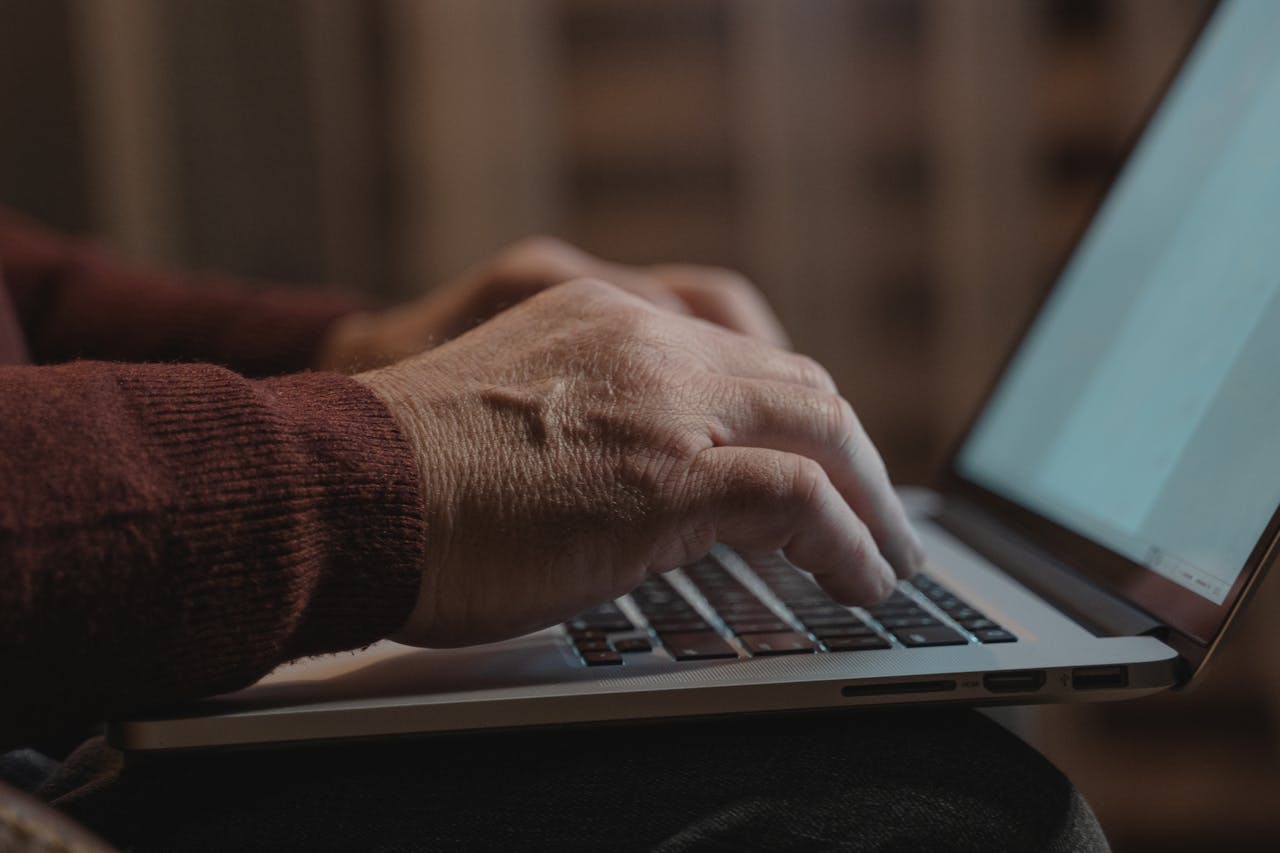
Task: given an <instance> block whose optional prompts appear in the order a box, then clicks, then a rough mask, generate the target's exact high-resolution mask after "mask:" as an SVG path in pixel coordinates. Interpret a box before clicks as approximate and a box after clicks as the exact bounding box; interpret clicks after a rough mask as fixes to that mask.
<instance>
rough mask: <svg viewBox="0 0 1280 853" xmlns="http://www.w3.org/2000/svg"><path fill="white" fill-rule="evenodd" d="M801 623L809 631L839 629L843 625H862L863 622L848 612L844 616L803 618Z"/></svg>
mask: <svg viewBox="0 0 1280 853" xmlns="http://www.w3.org/2000/svg"><path fill="white" fill-rule="evenodd" d="M800 621H801V622H803V623H804V626H805V627H806V628H809V629H813V628H838V627H841V626H843V625H861V624H862V620H861V619H859V618H858V617H857V616H854V615H853V614H852V613H848V612H846V613H845V614H844V615H843V616H802V617H800Z"/></svg>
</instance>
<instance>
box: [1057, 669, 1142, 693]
mask: <svg viewBox="0 0 1280 853" xmlns="http://www.w3.org/2000/svg"><path fill="white" fill-rule="evenodd" d="M1128 686H1129V670H1128V669H1126V668H1125V667H1123V666H1082V667H1077V668H1076V669H1073V670H1071V687H1072V689H1074V690H1113V689H1116V688H1119V687H1128Z"/></svg>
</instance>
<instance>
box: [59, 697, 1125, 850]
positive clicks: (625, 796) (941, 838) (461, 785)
mask: <svg viewBox="0 0 1280 853" xmlns="http://www.w3.org/2000/svg"><path fill="white" fill-rule="evenodd" d="M42 793H43V795H44V796H45V797H46V798H47V799H51V800H52V801H53V802H54V804H55V805H56V806H57V807H58V808H59V809H61V810H62V811H63V812H65V813H67V814H69V815H70V816H72V817H74V818H76V819H78V820H80V821H81V822H83V823H84V824H87V825H88V826H89V827H91V828H92V829H94V830H96V831H97V832H98V833H100V834H101V835H102V836H103V837H104V838H106V839H107V840H108V841H111V842H113V843H115V844H117V845H119V846H120V847H122V848H124V849H127V850H143V851H149V850H182V851H201V850H216V851H226V850H271V851H287V850H308V851H325V850H335V851H336V850H342V851H348V850H362V851H363V850H369V851H404V850H498V851H517V850H590V851H605V850H608V851H623V850H660V851H686V850H714V851H742V850H783V851H788V850H794V851H819V850H841V851H862V850H876V851H932V850H957V851H961V850H962V851H982V853H993V851H1018V853H1028V851H1090V850H1106V849H1107V847H1106V840H1105V839H1104V837H1103V835H1102V832H1101V830H1100V828H1099V827H1098V824H1097V821H1096V820H1095V818H1094V816H1093V814H1092V812H1091V811H1090V810H1089V807H1088V805H1087V804H1086V803H1085V802H1084V801H1083V800H1082V799H1081V797H1080V795H1079V793H1078V792H1077V791H1076V790H1075V788H1073V787H1072V785H1071V783H1070V782H1068V781H1067V779H1066V778H1065V777H1064V776H1063V775H1062V774H1061V773H1060V772H1058V770H1057V769H1055V768H1054V767H1053V766H1052V765H1051V764H1049V762H1047V761H1046V760H1045V759H1044V758H1043V757H1042V756H1040V755H1039V754H1038V753H1037V752H1035V751H1034V750H1033V749H1031V748H1030V747H1028V746H1026V745H1025V744H1024V743H1022V741H1020V740H1018V739H1017V738H1016V737H1014V736H1013V735H1011V734H1009V733H1008V732H1007V731H1005V730H1004V729H1002V728H1001V727H999V726H997V725H996V724H994V723H992V722H991V721H990V720H988V719H986V718H985V717H983V716H981V715H979V714H977V713H975V712H973V711H968V710H941V711H935V710H910V711H906V710H875V711H857V712H849V713H843V714H840V715H823V716H817V715H807V716H806V715H798V716H787V717H773V718H761V719H741V720H734V721H731V722H725V721H718V722H695V723H681V724H663V725H646V726H629V727H600V728H589V729H577V730H565V731H541V732H522V733H503V734H480V735H467V736H453V737H425V738H417V739H412V740H399V741H391V742H381V743H373V742H370V743H360V744H349V745H343V746H327V747H310V748H305V749H283V750H272V751H253V752H238V753H221V754H193V755H186V756H174V757H172V758H166V759H159V760H150V761H146V762H132V763H128V764H126V763H125V762H123V761H122V758H121V756H120V754H119V753H117V752H115V751H114V750H112V749H110V748H109V747H107V746H106V745H105V744H104V743H103V742H102V741H101V739H94V740H91V741H89V742H88V743H86V744H85V745H84V746H83V747H81V748H80V749H79V750H78V751H77V752H76V753H75V754H73V755H72V756H71V757H70V758H69V759H68V761H67V762H66V763H65V764H64V765H63V766H62V768H61V769H60V770H59V771H57V772H56V773H55V774H54V776H53V777H52V778H50V779H49V780H48V781H47V782H46V783H45V785H44V787H43V789H42Z"/></svg>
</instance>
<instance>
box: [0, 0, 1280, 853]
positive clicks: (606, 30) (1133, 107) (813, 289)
mask: <svg viewBox="0 0 1280 853" xmlns="http://www.w3.org/2000/svg"><path fill="white" fill-rule="evenodd" d="M1207 8H1208V3H1207V0H981V2H977V0H974V2H962V0H364V1H363V2H359V1H358V0H345V2H344V0H274V2H270V3H266V2H261V0H0V127H2V128H3V132H0V202H2V203H4V204H7V205H9V206H11V207H14V208H17V209H19V210H22V211H25V212H27V213H28V214H31V215H33V216H35V217H37V218H39V219H42V220H44V221H45V222H48V223H50V224H53V225H56V226H59V227H62V228H64V229H68V230H71V231H77V232H93V233H96V234H99V235H101V236H102V237H103V238H104V239H105V240H107V241H108V242H109V243H110V244H112V245H113V246H114V247H115V248H116V249H117V250H118V251H119V252H120V253H122V254H124V255H126V256H128V257H131V258H134V259H137V260H139V261H143V262H149V263H158V264H166V265H182V266H185V267H193V268H201V269H217V270H222V271H229V272H233V273H238V274H243V275H249V276H255V277H263V278H268V279H275V280H284V281H293V282H302V283H310V284H311V285H312V286H328V287H338V286H341V287H349V288H355V289H359V290H363V291H367V292H369V293H372V294H375V295H377V296H380V297H384V298H386V299H389V300H391V299H397V298H403V297H407V296H409V295H412V294H415V293H418V292H421V291H422V290H423V289H425V288H428V287H431V286H433V285H436V284H438V283H440V282H443V281H445V280H447V279H449V278H450V277H451V276H454V275H456V274H457V273H458V272H460V271H461V270H462V269H463V268H465V267H466V266H468V265H469V264H471V263H474V262H475V261H477V260H479V259H481V258H483V257H484V256H486V255H488V254H489V253H491V252H493V251H494V250H495V249H497V248H499V247H500V246H502V245H504V244H505V243H507V242H510V241H511V240H513V239H515V238H517V237H520V236H523V235H526V234H530V233H548V234H554V235H557V236H560V237H563V238H565V239H567V240H570V241H572V242H574V243H577V244H579V245H581V246H583V247H584V248H586V249H588V250H590V251H593V252H596V253H598V254H601V255H604V256H607V257H610V258H613V259H616V260H622V261H628V262H634V263H645V262H651V261H662V260H676V259H678V260H690V261H700V262H706V263H713V264H722V265H727V266H732V267H736V268H738V269H740V270H742V271H743V272H745V273H746V274H747V275H749V276H750V277H751V278H752V279H754V280H755V281H756V282H757V283H758V284H759V285H760V287H761V288H762V289H763V290H764V291H765V292H766V294H768V296H769V298H770V300H771V301H772V302H773V304H774V306H775V307H776V309H777V310H778V312H779V313H780V314H781V316H782V318H783V321H784V322H785V324H786V325H787V327H788V328H789V330H790V331H791V333H792V335H793V337H794V339H795V341H796V343H797V347H798V348H799V349H801V350H803V351H805V352H807V353H809V354H811V355H813V356H815V357H816V358H818V359H819V360H820V361H822V362H823V363H824V364H826V365H827V366H828V368H829V369H830V370H831V372H832V374H833V375H834V376H835V378H836V380H837V382H838V383H839V385H840V387H841V389H842V390H843V392H844V393H845V395H846V396H847V397H849V399H850V400H851V401H852V402H853V403H854V405H855V406H856V407H857V409H858V411H859V412H860V414H861V415H862V417H863V419H864V421H865V422H866V425H867V427H868V430H869V431H870V432H871V434H872V436H873V438H875V440H876V441H877V443H878V444H879V445H880V447H881V448H882V450H883V451H884V454H885V456H886V459H887V461H888V463H889V466H890V468H891V470H892V472H893V474H894V476H895V478H896V479H898V480H899V481H901V482H911V483H926V484H927V483H931V482H933V481H935V479H936V477H937V474H938V471H939V466H940V465H941V462H942V460H943V459H944V458H945V454H946V451H947V449H948V448H949V446H950V445H951V443H952V442H954V441H955V439H956V437H957V434H958V432H959V431H960V430H961V429H962V428H963V425H964V423H965V421H966V419H967V417H968V416H969V414H970V413H971V412H972V410H973V407H974V406H975V404H976V402H977V401H978V399H979V398H980V396H981V394H982V391H983V389H984V388H985V386H986V385H987V383H988V382H989V381H990V379H991V377H992V375H993V372H994V371H995V370H996V368H997V367H998V365H999V363H1000V360H1001V358H1002V357H1003V355H1004V354H1005V352H1006V350H1007V348H1008V347H1009V346H1010V344H1011V342H1012V340H1013V338H1014V337H1015V336H1016V334H1017V332H1018V330H1019V329H1020V327H1021V325H1022V323H1023V322H1024V321H1025V319H1026V317H1027V315H1028V312H1029V311H1030V310H1031V309H1032V308H1033V307H1034V305H1035V304H1036V302H1037V299H1038V297H1039V295H1040V294H1041V292H1042V291H1043V288H1044V287H1045V286H1046V284H1047V283H1048V281H1049V280H1050V278H1051V276H1052V274H1053V272H1054V270H1055V268H1056V266H1057V264H1058V263H1059V262H1060V261H1061V260H1062V257H1063V253H1064V252H1065V251H1066V249H1067V248H1068V246H1069V244H1070V242H1071V240H1072V238H1073V237H1074V235H1075V233H1076V231H1077V229H1078V228H1079V227H1080V225H1081V223H1082V221H1083V219H1084V217H1086V216H1087V214H1088V212H1089V211H1090V209H1091V206H1092V204H1093V201H1094V200H1095V198H1096V196H1097V193H1098V192H1099V191H1100V190H1101V189H1102V187H1103V186H1104V184H1105V181H1106V178H1107V175H1108V174H1109V172H1110V169H1111V168H1112V167H1113V165H1114V163H1115V161H1116V159H1117V157H1118V156H1119V154H1120V153H1121V152H1122V151H1123V150H1124V147H1125V143H1126V141H1127V140H1128V138H1129V136H1130V134H1131V133H1132V132H1133V131H1134V129H1135V127H1136V125H1137V124H1138V123H1139V122H1140V120H1141V118H1142V117H1143V115H1144V114H1145V112H1146V110H1147V108H1148V106H1149V104H1150V101H1151V99H1152V98H1153V97H1154V96H1155V95H1156V93H1157V92H1158V91H1159V89H1160V86H1161V84H1162V83H1163V81H1164V80H1165V78H1166V77H1167V75H1168V74H1169V73H1170V71H1171V69H1172V67H1173V66H1174V64H1175V63H1176V60H1177V58H1178V56H1179V55H1180V52H1181V50H1182V48H1183V46H1184V45H1185V43H1186V40H1187V39H1188V38H1189V36H1190V35H1191V34H1192V33H1193V32H1194V30H1195V28H1196V26H1197V24H1198V22H1199V21H1200V20H1201V18H1202V17H1203V15H1204V13H1205V10H1206V9H1207ZM1277 595H1280V592H1278V593H1276V594H1272V593H1270V592H1269V589H1268V588H1266V587H1264V589H1263V591H1262V593H1261V594H1260V598H1261V600H1260V601H1259V603H1258V604H1257V605H1256V606H1255V607H1254V608H1253V609H1252V612H1251V617H1252V618H1250V619H1248V620H1247V621H1246V623H1245V624H1244V625H1243V626H1242V627H1241V629H1240V631H1238V632H1237V634H1236V636H1235V637H1234V638H1232V640H1231V641H1229V642H1228V643H1227V647H1226V649H1225V651H1224V653H1223V654H1222V659H1221V661H1220V662H1219V665H1218V666H1217V668H1216V669H1215V671H1214V672H1213V673H1212V674H1211V678H1210V680H1209V681H1208V682H1207V683H1206V684H1205V685H1204V686H1203V687H1202V688H1200V689H1198V690H1196V691H1194V692H1193V693H1192V694H1191V695H1189V696H1179V697H1171V698H1161V699H1158V700H1144V701H1141V702H1131V703H1125V704H1122V705H1116V706H1114V707H1103V706H1099V707H1093V708H1057V709H1049V710H1046V711H1042V712H1037V714H1036V715H1035V716H1034V718H1033V719H1032V724H1031V728H1030V732H1031V736H1032V737H1033V739H1034V740H1035V741H1036V743H1037V744H1038V745H1039V746H1040V747H1041V748H1042V749H1044V750H1045V751H1046V752H1047V753H1048V754H1049V755H1050V756H1051V757H1052V758H1053V759H1054V760H1055V761H1057V762H1058V763H1059V765H1060V766H1062V767H1064V769H1066V770H1067V771H1068V772H1069V774H1070V775H1071V776H1072V777H1073V778H1074V779H1075V781H1076V782H1077V784H1078V785H1080V786H1081V788H1082V789H1083V790H1084V791H1085V793H1086V795H1087V796H1088V797H1089V798H1090V799H1091V801H1092V802H1093V804H1094V806H1095V808H1096V809H1097V811H1098V812H1099V814H1100V816H1101V818H1102V820H1103V824H1104V826H1105V827H1106V828H1107V830H1108V832H1109V834H1110V835H1111V837H1112V840H1113V843H1114V844H1115V846H1116V848H1117V849H1118V850H1121V851H1125V850H1148V849H1161V850H1200V849H1205V848H1206V847H1208V846H1213V847H1214V848H1215V849H1232V850H1249V849H1273V848H1274V847H1275V845H1276V844H1280V809H1276V804H1277V803H1280V746H1277V741H1276V739H1275V732H1274V729H1275V722H1276V721H1277V720H1280V665H1278V664H1276V663H1273V662H1272V658H1273V657H1275V655H1274V654H1272V650H1273V649H1275V648H1276V646H1277V641H1278V640H1280V637H1277V632H1276V631H1275V630H1274V629H1272V628H1271V627H1270V624H1269V623H1270V620H1269V619H1268V618H1267V614H1268V613H1269V612H1275V606H1280V602H1277V603H1275V605H1274V606H1273V605H1272V604H1269V603H1268V601H1269V600H1270V599H1273V598H1276V597H1277ZM1257 648H1261V649H1262V650H1263V653H1261V654H1260V653H1258V652H1257V651H1250V649H1257Z"/></svg>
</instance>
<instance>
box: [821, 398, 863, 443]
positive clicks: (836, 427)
mask: <svg viewBox="0 0 1280 853" xmlns="http://www.w3.org/2000/svg"><path fill="white" fill-rule="evenodd" d="M823 399H824V403H823V408H824V412H825V418H826V423H827V424H828V425H829V426H830V429H831V435H832V437H833V439H834V440H835V442H836V443H838V444H840V445H842V446H845V445H847V446H849V447H854V448H856V447H857V446H858V445H859V444H860V443H861V442H860V439H861V436H862V422H861V421H860V420H858V414H857V412H855V411H854V410H853V405H852V404H851V403H850V402H849V401H848V400H846V399H845V398H844V397H842V396H840V395H839V394H827V395H826V396H825V397H824V398H823Z"/></svg>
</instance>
